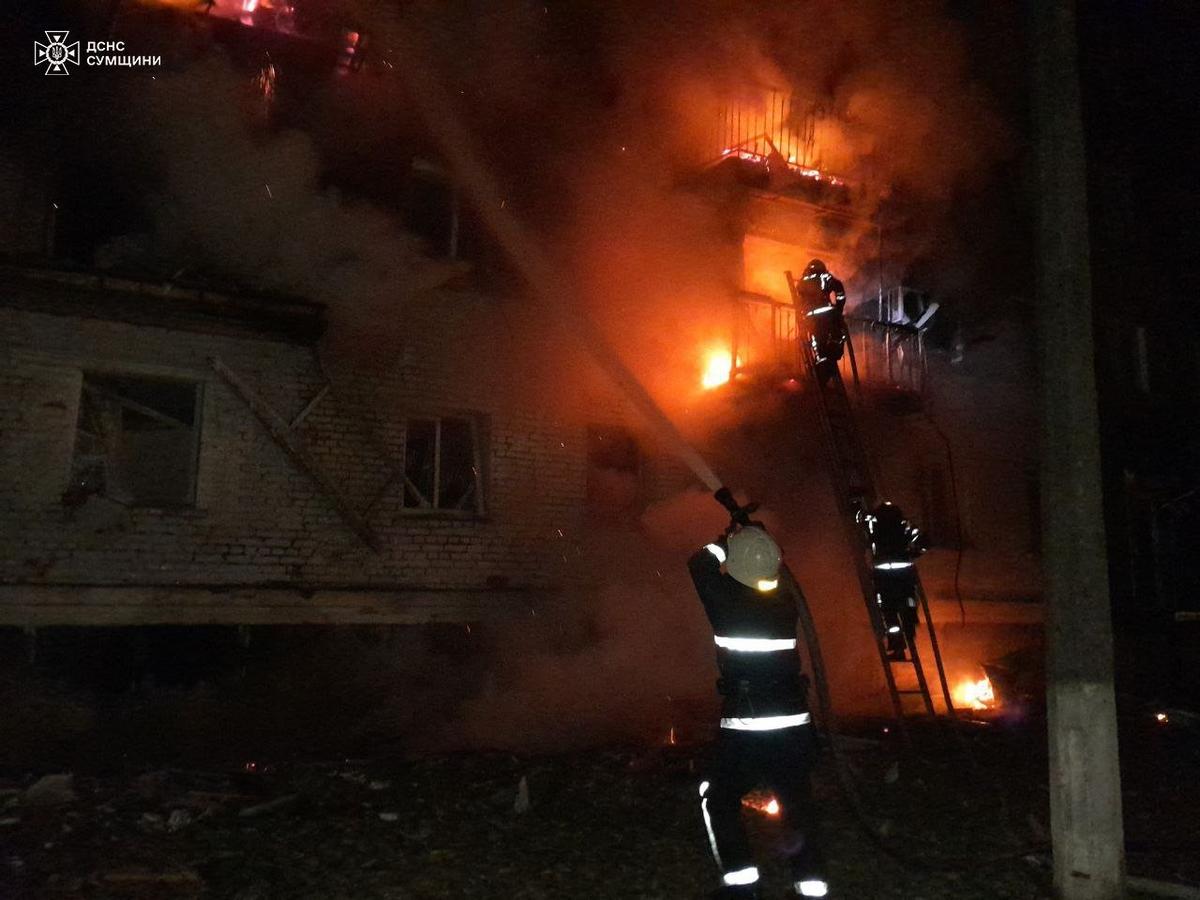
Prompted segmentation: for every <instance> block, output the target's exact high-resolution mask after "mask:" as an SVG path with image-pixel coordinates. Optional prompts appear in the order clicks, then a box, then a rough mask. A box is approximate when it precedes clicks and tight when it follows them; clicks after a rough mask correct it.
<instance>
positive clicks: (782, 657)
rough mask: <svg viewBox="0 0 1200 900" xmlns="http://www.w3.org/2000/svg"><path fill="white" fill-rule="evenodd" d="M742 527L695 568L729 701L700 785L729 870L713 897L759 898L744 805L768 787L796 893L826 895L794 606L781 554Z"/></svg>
mask: <svg viewBox="0 0 1200 900" xmlns="http://www.w3.org/2000/svg"><path fill="white" fill-rule="evenodd" d="M743 519H744V521H743V522H741V523H738V522H736V521H735V523H734V524H731V526H730V528H729V529H728V530H727V531H726V533H725V536H724V537H722V538H720V539H718V540H717V541H714V542H713V543H711V544H709V545H708V546H706V547H704V548H702V549H701V550H699V551H697V552H696V553H695V554H694V555H693V556H692V558H691V559H690V560H689V561H688V570H689V571H690V573H691V576H692V581H693V583H694V584H695V585H696V591H697V592H698V593H699V595H700V599H701V601H702V602H703V604H704V610H705V612H706V613H707V614H708V619H709V622H711V623H712V627H713V632H714V637H715V641H716V653H717V665H718V667H719V669H720V673H721V677H720V680H719V681H718V682H717V687H718V690H719V691H720V693H721V695H722V696H723V697H724V704H723V707H722V711H721V727H720V729H719V732H718V738H717V742H716V747H715V759H714V760H713V765H712V768H711V770H710V771H709V772H708V779H707V780H706V781H704V782H702V783H701V785H700V809H701V813H702V816H703V819H704V827H705V829H706V831H707V832H708V841H709V846H710V848H711V849H712V854H713V858H714V859H715V860H716V863H717V867H718V869H720V872H721V882H722V886H721V888H720V889H719V890H718V891H717V893H716V894H715V895H714V896H716V897H729V898H735V897H758V888H757V883H758V877H759V876H758V868H757V867H756V866H755V864H754V857H753V855H752V854H751V851H750V844H749V841H748V839H747V837H746V832H745V828H744V826H743V824H742V821H741V806H742V797H743V796H744V795H745V794H747V793H748V792H749V791H751V790H753V789H754V788H756V787H765V788H767V789H769V790H771V791H772V792H773V793H774V794H775V798H776V800H777V801H778V802H779V804H780V812H781V816H782V821H783V825H784V827H785V829H786V831H787V837H786V846H785V849H786V852H787V855H788V857H789V858H790V861H791V866H792V875H793V890H794V891H795V893H796V894H797V895H799V896H802V897H824V896H825V895H826V893H827V885H826V882H825V878H824V874H823V869H822V866H821V864H820V860H819V856H818V854H817V851H816V848H815V846H814V844H813V816H812V800H811V797H810V793H809V770H810V769H811V768H812V764H813V761H814V757H815V753H816V735H815V732H814V730H813V724H812V722H811V718H810V715H809V711H808V704H807V700H806V696H805V695H806V684H807V679H805V677H804V675H803V672H802V671H801V668H800V659H799V657H798V656H797V653H796V608H795V605H794V601H793V599H792V597H791V596H790V595H789V593H788V592H787V591H781V590H779V589H778V585H779V567H780V551H779V546H778V545H777V544H776V543H775V541H774V540H772V539H771V537H770V536H769V535H768V534H767V532H766V531H765V530H764V529H763V528H762V527H761V526H760V525H758V523H753V524H751V523H749V522H748V521H745V520H748V517H743Z"/></svg>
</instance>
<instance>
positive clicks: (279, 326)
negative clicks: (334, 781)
mask: <svg viewBox="0 0 1200 900" xmlns="http://www.w3.org/2000/svg"><path fill="white" fill-rule="evenodd" d="M405 315H406V323H405V336H404V340H403V344H402V347H401V349H400V350H399V353H398V356H397V358H396V359H395V360H394V361H393V362H392V363H390V364H389V365H387V366H385V367H382V368H381V369H380V370H378V371H370V372H361V371H360V372H355V371H353V370H350V371H346V370H344V369H343V370H339V371H331V370H330V369H327V368H326V367H325V366H324V365H323V364H322V360H321V354H320V351H319V349H318V346H317V340H318V338H319V336H320V331H321V329H322V328H323V311H322V309H321V308H320V307H319V306H317V305H315V304H310V303H306V302H302V301H286V300H278V299H273V300H262V299H250V298H238V297H230V296H224V295H218V294H212V293H209V292H203V291H198V290H188V289H180V288H171V287H164V286H160V285H151V284H146V283H138V282H133V281H128V280H121V279H112V278H108V279H106V278H103V277H101V276H96V275H76V274H66V273H56V272H47V271H40V270H23V269H15V268H10V269H7V270H6V271H5V272H4V277H3V290H2V294H0V323H2V324H3V330H2V332H0V333H2V335H3V342H2V343H3V353H4V363H5V364H4V371H5V375H4V381H5V385H4V386H5V390H4V392H3V397H4V400H3V404H2V405H3V423H4V428H3V431H4V441H3V448H4V449H3V455H2V456H0V484H2V485H3V488H2V490H3V505H2V506H0V510H2V516H3V529H2V532H3V535H4V540H3V548H2V554H0V555H2V557H3V566H4V571H3V576H2V581H3V586H2V587H0V597H2V598H3V600H2V602H0V620H3V621H4V622H5V623H8V624H20V625H39V624H151V623H263V624H266V623H299V622H328V623H336V622H344V623H352V622H355V623H371V622H378V623H396V622H431V621H447V620H455V621H461V620H475V619H488V618H495V617H497V616H512V615H529V614H530V612H531V610H533V609H536V607H537V606H539V605H541V604H543V603H545V602H547V600H548V598H550V597H551V596H552V595H553V594H554V592H555V590H556V589H558V588H561V587H562V585H563V580H564V578H567V579H569V578H570V575H569V573H568V572H567V565H566V563H567V557H568V555H569V551H568V549H567V548H568V547H571V546H574V544H575V541H576V538H577V536H578V534H579V530H580V528H581V525H582V522H583V518H584V516H585V515H587V514H588V512H589V509H593V510H595V509H597V508H598V507H603V504H604V503H606V502H609V500H608V497H610V496H611V491H609V492H604V491H603V488H602V487H597V485H598V484H601V483H602V482H603V480H604V479H605V477H607V476H613V477H616V478H617V479H620V478H627V479H628V480H629V482H630V484H631V485H634V486H635V487H634V491H635V493H637V494H641V495H642V499H644V498H646V497H649V496H651V495H652V493H653V492H654V491H655V490H656V489H659V488H656V486H655V481H656V479H659V478H660V477H661V479H662V480H663V484H664V485H665V484H666V483H667V482H668V481H669V480H670V478H672V477H674V476H673V475H672V474H671V470H672V468H673V467H672V465H671V463H670V462H669V461H664V462H663V464H662V465H659V464H658V463H656V462H655V461H654V460H653V459H648V458H647V457H646V452H647V451H646V449H645V446H644V445H643V444H639V442H638V441H637V439H636V438H634V437H633V436H632V435H631V433H630V432H629V431H627V430H626V429H625V428H624V427H622V426H621V425H620V424H619V423H620V422H621V421H622V420H623V416H624V414H623V412H622V411H621V408H620V404H619V403H618V402H617V401H616V400H615V399H614V398H613V397H611V396H609V397H607V398H604V397H602V396H599V395H598V396H597V401H596V403H594V404H592V405H591V408H592V410H593V416H594V418H593V419H592V420H589V421H586V422H583V421H572V420H571V419H569V418H564V417H560V416H559V415H558V414H557V412H556V411H554V410H552V409H547V408H545V407H542V408H539V407H538V406H536V405H535V404H534V403H533V402H532V401H533V398H534V397H535V396H536V392H531V391H530V389H529V385H528V383H527V380H528V374H527V373H524V372H523V371H522V367H521V360H520V359H519V358H516V357H514V355H513V354H512V353H506V352H505V350H504V349H503V342H502V341H499V342H497V343H496V344H494V345H493V346H491V347H488V348H482V347H481V346H480V344H479V343H477V342H475V341H471V342H469V344H464V345H463V346H462V348H461V352H460V353H458V354H454V353H452V354H451V355H450V356H449V357H447V355H446V353H445V352H444V351H445V349H446V346H445V340H446V336H447V335H448V334H453V333H455V332H456V331H458V333H460V334H462V330H463V329H467V326H466V325H465V324H464V320H467V319H469V320H471V322H472V323H473V325H472V326H471V327H470V329H469V331H470V333H471V334H474V335H476V336H478V335H480V334H486V333H497V331H498V332H499V333H502V332H503V330H504V325H503V323H502V322H500V321H499V318H498V316H499V313H498V310H497V306H496V300H495V298H491V299H490V300H489V299H488V298H484V297H481V296H478V295H473V294H470V293H466V292H461V293H454V292H451V293H449V294H448V293H447V292H441V293H439V294H437V295H436V296H433V297H430V298H429V299H428V300H427V302H426V303H424V304H420V303H418V304H414V305H411V306H409V307H408V308H407V309H406V312H405ZM479 329H482V330H479ZM606 403H607V405H606ZM606 441H607V442H606ZM622 442H623V445H622V447H621V449H620V451H619V452H615V453H614V452H613V451H612V450H610V449H609V448H610V447H611V446H612V445H613V444H614V443H618V444H620V443H622ZM589 461H590V464H589ZM661 489H662V490H665V489H666V488H665V487H664V488H661ZM589 492H590V493H591V494H592V495H593V496H592V497H591V499H590V500H589ZM598 492H599V493H603V494H604V496H596V495H597V493H598ZM643 492H644V493H643ZM629 499H631V500H632V499H633V498H629ZM601 511H602V509H601Z"/></svg>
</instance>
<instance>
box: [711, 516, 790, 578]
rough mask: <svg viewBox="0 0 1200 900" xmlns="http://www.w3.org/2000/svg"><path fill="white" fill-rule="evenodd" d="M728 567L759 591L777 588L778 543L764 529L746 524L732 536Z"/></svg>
mask: <svg viewBox="0 0 1200 900" xmlns="http://www.w3.org/2000/svg"><path fill="white" fill-rule="evenodd" d="M728 545H729V553H728V555H727V556H726V559H725V571H727V572H728V573H729V574H730V575H732V576H733V578H734V580H736V581H738V582H740V583H742V584H744V585H746V587H752V588H755V589H756V590H759V591H770V590H774V589H775V587H776V586H777V585H778V584H779V563H780V560H781V559H782V558H783V554H782V553H780V551H779V545H778V544H776V543H775V541H774V540H773V539H772V538H771V536H770V535H769V534H767V533H766V532H765V531H764V530H763V529H761V528H758V527H756V526H753V525H751V526H747V527H746V528H742V529H740V530H738V531H736V532H734V533H733V534H731V535H730V536H729V541H728Z"/></svg>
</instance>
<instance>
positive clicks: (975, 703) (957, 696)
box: [953, 675, 996, 710]
mask: <svg viewBox="0 0 1200 900" xmlns="http://www.w3.org/2000/svg"><path fill="white" fill-rule="evenodd" d="M953 697H954V705H955V706H959V707H962V708H963V709H967V708H970V709H977V710H979V709H994V708H995V707H996V692H995V691H994V690H993V689H992V682H991V681H990V680H989V679H988V677H987V676H986V675H985V676H983V678H981V679H979V680H978V681H972V680H971V679H970V678H966V679H963V680H962V681H960V682H959V683H958V684H957V685H956V686H955V688H954V691H953Z"/></svg>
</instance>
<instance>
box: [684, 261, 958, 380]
mask: <svg viewBox="0 0 1200 900" xmlns="http://www.w3.org/2000/svg"><path fill="white" fill-rule="evenodd" d="M780 280H781V281H782V280H783V279H782V276H781V278H780ZM906 299H907V300H908V301H909V304H910V306H909V308H910V309H912V306H913V304H916V305H917V308H918V309H919V310H920V312H919V314H918V316H917V318H915V319H914V318H913V317H912V316H911V315H910V314H907V313H905V312H904V309H905V307H904V301H905V300H906ZM937 308H938V307H937V304H936V303H929V302H928V300H927V298H926V297H925V296H924V295H922V294H920V292H917V291H914V290H911V289H909V288H905V287H902V286H898V287H895V288H892V289H889V290H886V291H883V292H881V293H880V294H879V296H878V297H876V298H875V299H874V300H871V301H868V302H866V303H861V304H859V305H858V306H857V307H855V312H853V313H851V314H848V315H847V316H846V317H845V320H846V328H847V332H848V335H849V342H848V346H847V352H846V354H845V356H844V357H843V358H842V361H841V363H840V367H841V370H842V377H843V378H844V379H846V380H847V381H851V380H854V379H857V380H858V381H859V382H860V383H862V384H864V385H866V386H869V387H874V388H882V389H891V390H892V391H900V392H903V393H906V394H912V395H916V396H918V397H919V396H920V395H921V394H923V393H924V391H925V387H926V381H927V378H928V373H929V366H928V360H927V357H926V347H925V333H926V330H927V328H928V326H929V322H930V321H931V320H932V318H933V316H934V315H935V314H936V313H937ZM802 329H803V322H801V323H800V325H799V327H798V325H797V316H796V309H795V307H794V306H793V304H791V303H788V302H785V301H783V300H779V299H776V298H774V297H770V296H768V295H766V294H760V293H756V292H753V291H743V292H741V293H740V294H739V295H738V297H737V300H736V303H735V310H734V322H733V339H732V344H731V347H730V349H729V351H728V352H725V353H719V352H717V351H712V352H710V354H709V356H708V357H707V358H706V362H705V371H704V379H703V384H704V387H706V388H712V387H716V386H718V385H720V384H723V383H725V382H726V381H729V380H738V379H742V380H749V381H754V382H762V383H772V384H776V383H779V384H783V383H798V382H801V381H802V380H803V379H804V377H805V372H804V367H803V362H802V360H801V356H800V340H801V338H802V337H803V335H802V334H801V330H802ZM722 365H724V366H726V367H727V371H725V372H722V371H721V367H722Z"/></svg>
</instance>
